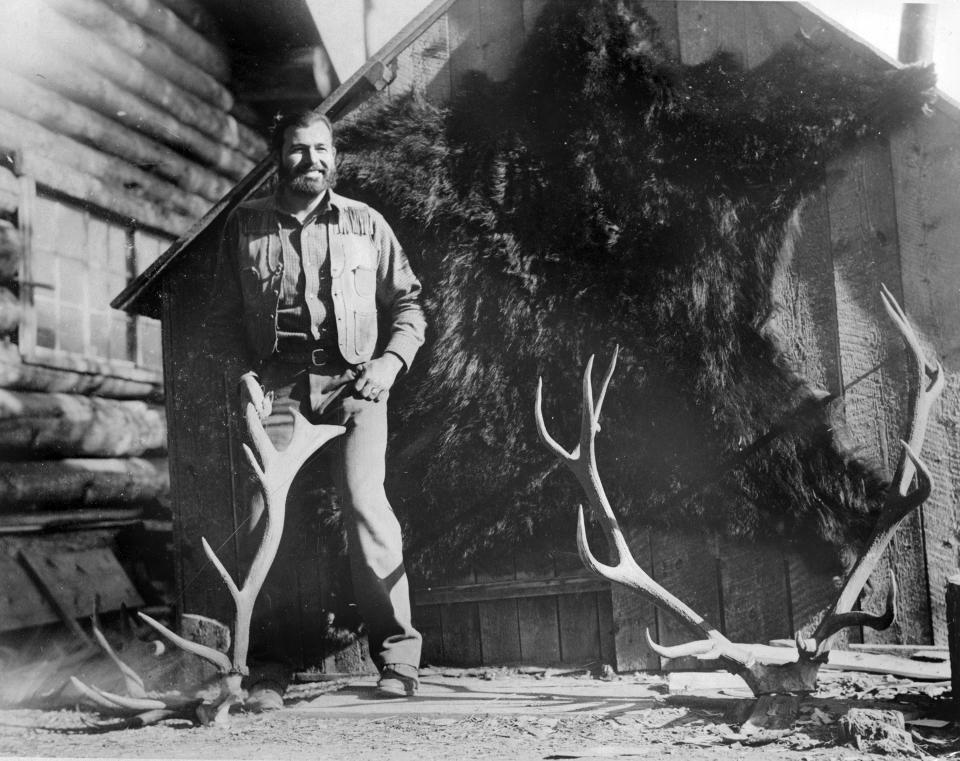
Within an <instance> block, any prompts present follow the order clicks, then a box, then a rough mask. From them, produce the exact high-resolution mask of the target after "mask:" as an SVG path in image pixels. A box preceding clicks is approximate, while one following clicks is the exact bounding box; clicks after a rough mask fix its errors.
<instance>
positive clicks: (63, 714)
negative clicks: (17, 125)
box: [0, 669, 960, 761]
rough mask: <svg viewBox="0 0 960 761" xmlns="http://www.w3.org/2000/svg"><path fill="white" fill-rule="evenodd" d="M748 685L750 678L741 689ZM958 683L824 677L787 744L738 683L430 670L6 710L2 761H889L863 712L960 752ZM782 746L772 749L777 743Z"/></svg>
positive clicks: (721, 678) (939, 751)
mask: <svg viewBox="0 0 960 761" xmlns="http://www.w3.org/2000/svg"><path fill="white" fill-rule="evenodd" d="M741 684H742V683H741ZM948 689H949V685H948V684H944V683H920V682H909V681H905V680H897V679H893V678H890V677H882V676H872V675H871V676H868V675H864V674H852V673H849V672H828V673H824V674H822V678H821V688H820V690H819V691H818V692H817V693H815V694H814V695H811V696H809V697H806V698H804V699H803V701H802V702H801V707H800V713H799V716H798V717H797V719H796V720H795V721H793V722H792V724H791V728H790V729H789V730H787V731H786V732H783V733H782V736H778V737H776V738H771V737H770V736H754V737H744V736H742V735H740V734H738V730H739V729H740V724H741V723H742V722H743V721H744V718H745V717H746V716H747V715H748V714H749V711H750V708H751V706H752V705H753V700H751V699H750V698H749V697H748V696H749V693H748V692H747V691H746V689H745V687H743V686H740V685H738V683H737V681H736V680H733V679H732V678H730V677H728V676H726V675H717V676H716V678H715V679H712V678H707V679H706V680H704V677H702V676H699V677H697V676H692V675H683V674H678V675H672V676H669V677H667V676H664V675H648V674H627V675H615V674H609V673H608V674H607V675H605V676H597V675H595V674H590V673H589V672H586V671H582V672H580V671H578V672H560V671H551V670H544V669H519V670H518V669H486V670H456V669H444V670H440V669H429V670H427V671H426V672H425V674H424V678H423V686H422V689H421V693H420V694H419V695H418V696H417V697H415V698H412V699H400V700H385V699H382V698H377V697H375V695H374V680H373V677H370V676H360V677H353V678H344V679H340V680H333V681H331V680H324V681H315V682H307V683H300V684H295V685H293V686H292V687H291V688H290V690H289V691H288V693H287V695H286V698H285V704H284V707H283V708H282V709H280V710H277V711H273V712H270V713H264V714H251V713H243V712H238V713H235V714H233V715H232V717H231V722H230V724H229V725H228V726H226V727H201V726H196V725H193V724H192V723H190V722H187V721H184V720H168V721H167V722H165V723H162V724H160V725H155V726H148V727H143V728H139V729H130V728H126V729H116V728H113V727H114V725H115V722H116V719H111V718H108V717H103V716H99V715H97V714H95V713H93V712H89V711H85V710H79V709H74V708H71V709H60V710H49V709H48V710H41V709H37V708H34V709H25V708H20V709H8V710H2V711H0V755H2V756H5V757H9V756H13V757H27V758H51V757H53V758H66V757H70V758H99V759H107V758H139V759H146V758H151V759H152V758H169V759H187V758H190V759H199V758H203V759H289V758H324V759H348V760H349V761H367V760H368V759H369V760H370V761H373V760H374V759H375V760H376V761H385V760H393V759H397V760H398V761H402V760H405V759H419V760H423V761H436V760H438V759H498V760H500V761H508V760H509V761H528V760H529V761H532V760H533V759H574V758H582V759H593V758H661V757H663V758H677V759H683V760H684V761H701V760H706V759H745V760H748V761H753V760H759V759H766V760H767V761H770V760H772V759H797V760H798V761H799V760H801V759H807V760H808V761H827V760H828V759H830V760H831V761H832V760H834V759H836V760H843V761H853V760H854V759H863V758H879V757H881V755H882V754H881V753H880V752H879V750H878V749H877V748H871V747H869V744H868V743H864V747H865V749H864V750H860V749H858V748H856V747H853V745H851V744H843V743H842V742H841V741H840V740H839V732H838V729H839V727H840V726H841V724H842V721H841V720H842V718H843V716H844V715H845V714H846V713H847V711H848V710H849V709H850V708H851V707H855V706H856V707H871V708H873V707H875V708H886V709H893V710H896V711H900V712H902V713H903V716H904V718H905V719H906V722H907V723H906V729H907V732H908V733H909V734H910V735H911V736H912V739H913V742H914V748H915V749H914V750H913V751H912V752H909V753H907V754H905V755H907V756H912V757H915V758H922V757H926V756H927V755H928V754H931V755H933V756H936V757H939V758H950V757H958V756H960V724H954V723H949V720H950V718H951V710H952V708H951V701H950V699H949V695H948V694H947V691H948ZM771 739H772V741H771Z"/></svg>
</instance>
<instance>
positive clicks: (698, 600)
mask: <svg viewBox="0 0 960 761" xmlns="http://www.w3.org/2000/svg"><path fill="white" fill-rule="evenodd" d="M650 544H651V550H652V554H653V576H654V578H655V579H656V580H657V582H659V583H660V584H661V585H662V586H663V587H665V588H666V589H667V590H669V591H670V592H671V593H673V595H675V596H676V597H678V598H680V599H681V600H683V601H684V602H685V603H686V604H687V605H689V606H690V607H691V608H693V609H694V610H695V611H696V612H697V613H699V614H700V615H701V616H703V617H704V618H705V619H706V620H707V621H708V622H709V623H710V624H711V625H712V626H714V627H716V628H717V629H721V628H722V622H721V607H720V596H719V593H720V590H719V579H718V573H717V546H716V542H715V541H714V540H712V539H709V538H707V537H704V536H701V535H693V534H690V535H686V534H679V533H673V532H670V533H668V532H662V531H656V530H655V531H654V532H653V533H652V536H651V542H650ZM657 635H658V640H659V642H660V644H662V645H677V644H680V643H682V642H689V641H691V640H692V639H702V638H703V636H702V634H698V633H696V632H694V631H692V630H690V629H688V628H687V627H686V626H685V625H684V624H682V623H681V622H680V619H678V618H677V617H676V616H674V615H673V614H671V613H669V612H667V611H665V610H658V611H657ZM706 667H707V665H706V664H705V663H704V662H703V661H698V660H696V659H695V658H674V659H672V660H670V661H667V662H665V663H664V664H663V669H664V670H665V671H697V670H700V669H703V668H706Z"/></svg>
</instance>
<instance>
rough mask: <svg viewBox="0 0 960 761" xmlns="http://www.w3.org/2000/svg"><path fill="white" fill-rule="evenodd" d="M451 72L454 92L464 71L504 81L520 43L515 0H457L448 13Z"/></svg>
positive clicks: (519, 14) (520, 7)
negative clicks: (476, 72) (479, 73)
mask: <svg viewBox="0 0 960 761" xmlns="http://www.w3.org/2000/svg"><path fill="white" fill-rule="evenodd" d="M447 19H448V24H449V26H448V29H449V39H450V73H451V82H452V87H453V92H455V93H456V92H457V91H458V89H459V87H460V84H461V83H462V82H463V78H464V76H465V75H466V74H467V72H470V71H478V72H481V73H483V74H485V75H487V76H488V77H489V78H490V79H492V80H493V81H495V82H499V81H503V80H505V79H506V78H507V77H508V76H509V74H510V72H511V70H512V69H513V65H514V63H515V62H516V56H517V53H518V52H519V51H520V47H521V46H522V44H523V35H524V31H523V30H524V27H523V5H522V3H519V2H517V1H516V0H460V1H459V2H458V3H456V4H455V5H454V6H453V7H452V8H451V9H450V11H449V13H448V14H447Z"/></svg>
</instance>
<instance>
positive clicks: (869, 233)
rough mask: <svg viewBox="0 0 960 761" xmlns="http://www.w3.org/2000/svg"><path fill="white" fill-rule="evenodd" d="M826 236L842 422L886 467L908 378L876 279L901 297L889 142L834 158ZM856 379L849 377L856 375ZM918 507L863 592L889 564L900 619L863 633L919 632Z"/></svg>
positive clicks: (902, 420) (880, 586) (870, 597)
mask: <svg viewBox="0 0 960 761" xmlns="http://www.w3.org/2000/svg"><path fill="white" fill-rule="evenodd" d="M827 191H828V198H829V211H830V237H831V247H832V250H833V255H834V266H835V272H836V281H835V282H836V288H837V312H838V326H839V344H840V356H841V371H842V373H843V379H844V385H845V387H846V388H845V395H844V409H845V413H846V418H847V425H848V427H849V429H850V431H851V433H852V435H853V437H854V438H855V440H856V441H858V442H859V443H862V444H863V449H862V450H861V451H862V452H863V453H865V454H866V455H867V456H868V457H870V458H872V460H873V461H874V462H875V463H876V465H877V466H878V467H880V468H882V469H884V470H885V471H886V472H887V473H893V471H894V469H895V467H896V462H897V459H898V458H899V456H900V445H899V439H900V437H901V436H902V435H903V429H904V426H905V425H906V422H907V421H906V416H905V410H906V403H905V402H906V399H907V398H908V394H909V386H908V381H907V376H906V372H905V371H906V367H907V364H906V357H905V355H904V351H903V345H902V341H901V339H900V337H899V334H898V333H897V331H896V329H895V328H894V327H893V326H892V325H891V324H890V320H889V318H888V317H887V315H886V314H885V313H884V311H883V307H882V304H881V303H880V299H879V296H878V294H879V290H880V284H881V283H884V284H886V285H887V287H889V288H890V289H891V291H893V293H894V295H895V296H896V297H897V298H898V299H901V298H902V293H901V280H900V263H899V246H898V241H897V229H896V209H895V206H894V191H893V176H892V168H891V166H890V154H889V148H888V146H887V144H886V143H885V142H882V141H880V140H875V141H868V142H864V143H863V144H862V145H861V146H860V147H858V148H857V149H856V150H854V151H849V152H847V153H846V154H844V155H843V156H841V157H840V158H838V159H837V160H836V161H833V162H830V165H829V167H828V173H827ZM855 381H856V382H855ZM922 541H923V537H922V532H921V529H920V523H919V518H918V516H916V515H914V516H912V517H911V518H908V519H907V520H905V521H904V522H903V523H902V524H901V526H900V529H899V530H898V533H897V536H896V537H895V539H894V541H893V542H892V543H891V545H890V547H889V549H888V550H887V552H886V553H885V554H884V560H883V562H882V563H881V566H882V567H878V568H877V570H876V571H875V572H874V574H873V577H872V579H871V585H870V588H869V589H868V590H867V591H866V593H865V594H864V598H863V603H862V604H863V606H864V607H865V608H867V609H872V610H877V609H882V606H883V604H884V598H885V597H886V587H887V584H888V582H887V580H886V576H887V569H888V568H892V569H893V570H894V573H895V575H896V579H897V584H898V586H899V587H900V589H901V590H902V592H903V594H902V596H901V600H902V601H903V604H904V607H902V608H901V611H900V615H899V617H898V621H897V622H895V623H894V625H893V626H891V627H890V629H888V630H887V631H886V632H876V631H874V630H868V631H867V632H865V633H864V636H865V638H866V640H867V641H868V642H926V641H928V640H929V638H930V626H929V620H930V613H929V602H928V600H927V595H926V575H925V569H924V558H923V555H922Z"/></svg>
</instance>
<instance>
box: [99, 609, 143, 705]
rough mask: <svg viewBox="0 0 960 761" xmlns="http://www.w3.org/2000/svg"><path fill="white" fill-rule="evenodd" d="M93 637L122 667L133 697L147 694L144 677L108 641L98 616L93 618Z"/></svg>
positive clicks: (117, 664)
mask: <svg viewBox="0 0 960 761" xmlns="http://www.w3.org/2000/svg"><path fill="white" fill-rule="evenodd" d="M92 620H93V626H92V631H93V637H94V639H96V640H97V643H98V644H99V645H100V648H101V649H102V650H103V652H105V653H106V654H107V657H108V658H109V659H110V660H111V661H113V664H114V665H115V666H116V667H117V668H118V669H120V673H121V674H123V683H124V685H125V686H126V688H127V692H129V693H130V695H131V696H132V697H135V698H143V697H146V695H147V690H146V687H144V685H143V679H142V678H141V677H140V675H139V674H138V673H137V672H136V671H134V670H133V669H132V668H130V666H128V665H127V664H126V663H124V662H123V661H122V660H121V659H120V656H119V655H117V653H116V651H114V649H113V647H111V645H110V643H109V642H107V638H106V637H104V636H103V632H101V631H100V627H99V626H97V624H96V618H95V617H94V618H93V619H92Z"/></svg>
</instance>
